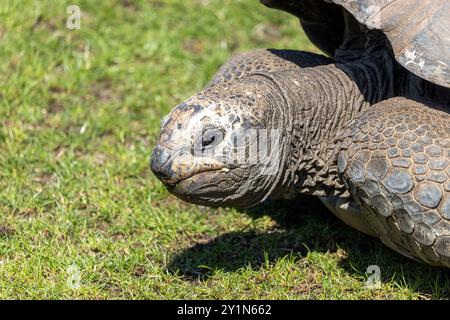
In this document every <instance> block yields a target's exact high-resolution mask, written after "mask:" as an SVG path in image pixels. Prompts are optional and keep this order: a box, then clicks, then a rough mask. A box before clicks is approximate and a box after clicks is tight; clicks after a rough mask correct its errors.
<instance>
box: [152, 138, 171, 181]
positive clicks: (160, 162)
mask: <svg viewBox="0 0 450 320" xmlns="http://www.w3.org/2000/svg"><path fill="white" fill-rule="evenodd" d="M150 168H151V170H152V172H153V173H154V174H155V175H156V176H157V177H158V178H159V179H160V180H169V179H170V178H171V176H172V174H173V171H172V161H171V160H170V154H169V152H167V151H166V150H164V149H163V148H161V147H160V146H157V147H156V148H155V150H153V154H152V157H151V160H150Z"/></svg>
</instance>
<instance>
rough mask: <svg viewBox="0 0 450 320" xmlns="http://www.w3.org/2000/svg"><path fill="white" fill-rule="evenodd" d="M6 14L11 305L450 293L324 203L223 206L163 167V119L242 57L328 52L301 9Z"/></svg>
mask: <svg viewBox="0 0 450 320" xmlns="http://www.w3.org/2000/svg"><path fill="white" fill-rule="evenodd" d="M70 4H77V5H79V6H80V8H81V11H82V19H81V29H80V30H69V29H68V28H66V19H67V16H68V14H67V12H66V8H67V6H68V5H70ZM0 21H1V22H0V41H1V46H0V83H1V89H0V150H1V151H0V298H1V299H5V298H45V299H61V298H83V299H117V298H127V299H128V298H132V299H143V298H144V299H163V298H165V299H182V298H194V299H196V298H216V299H234V298H239V299H247V298H256V299H257V298H269V299H311V298H313V299H327V298H333V299H358V298H362V299H371V298H377V299H378V298H380V299H384V298H394V299H430V298H441V299H442V298H449V295H450V272H449V271H448V270H443V269H436V268H432V267H428V266H425V265H422V264H419V263H416V262H412V261H410V260H408V259H406V258H403V257H401V256H400V255H399V254H397V253H395V252H393V251H391V250H389V249H387V248H385V247H384V246H383V245H382V244H381V243H380V242H379V241H378V240H375V239H372V238H369V237H366V236H364V235H362V234H360V233H358V232H356V231H353V230H352V229H351V228H349V227H346V226H345V225H344V224H343V223H341V222H340V221H339V220H337V218H334V217H333V216H332V214H331V213H329V212H328V211H326V210H325V208H324V207H323V206H322V205H321V204H320V203H318V201H316V200H315V199H313V198H311V199H309V198H305V199H299V201H296V202H281V201H277V202H271V203H267V204H265V205H263V206H261V207H258V208H255V209H252V210H235V209H210V208H204V207H198V206H194V205H189V204H186V203H183V202H181V201H179V200H177V199H176V198H175V197H174V196H171V195H170V194H169V193H168V192H167V191H166V190H165V189H164V188H163V186H162V185H161V184H160V183H159V182H158V181H157V179H156V178H155V177H154V176H153V175H152V173H151V172H150V170H149V168H148V159H149V156H150V153H151V150H152V147H153V145H154V144H155V142H156V137H157V134H158V131H159V121H160V119H161V118H162V116H163V115H165V114H166V113H167V112H169V110H170V109H171V108H172V107H173V106H174V105H176V104H177V103H178V102H180V101H182V100H184V99H185V98H187V97H188V96H190V95H191V94H193V93H194V92H195V91H197V90H199V89H201V88H202V86H203V85H204V84H205V83H206V82H207V81H208V80H209V79H210V78H211V76H212V75H213V74H214V72H215V71H216V70H217V68H218V67H219V66H220V65H221V64H222V63H223V62H225V61H226V60H227V58H229V57H230V54H231V53H232V52H236V51H242V50H249V49H255V48H259V47H272V48H292V49H301V50H309V51H315V52H318V50H317V49H315V47H314V46H313V45H312V44H310V42H309V41H308V40H307V38H306V37H305V35H304V34H303V32H302V31H301V30H300V29H299V27H298V21H297V20H296V19H295V18H294V17H293V16H290V15H289V14H287V13H282V12H278V11H274V10H271V9H268V8H265V7H264V6H262V5H260V4H259V3H258V2H257V0H251V1H249V0H241V1H236V0H226V1H223V0H222V1H219V0H189V1H178V0H177V1H175V0H164V1H158V0H142V1H133V0H105V1H88V0H85V1H82V0H79V1H75V0H73V1H52V0H45V1H44V0H43V1H34V0H17V1H1V2H0ZM370 265H378V266H379V267H380V269H381V280H382V283H381V287H380V288H378V289H370V288H367V287H366V286H365V284H366V280H367V277H368V274H366V270H367V268H368V266H370Z"/></svg>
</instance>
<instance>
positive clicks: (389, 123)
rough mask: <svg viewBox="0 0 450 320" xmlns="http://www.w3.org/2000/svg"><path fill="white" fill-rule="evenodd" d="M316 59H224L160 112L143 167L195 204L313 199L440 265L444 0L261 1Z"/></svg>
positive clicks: (448, 169) (446, 211) (447, 202)
mask: <svg viewBox="0 0 450 320" xmlns="http://www.w3.org/2000/svg"><path fill="white" fill-rule="evenodd" d="M262 2H263V3H264V4H265V5H267V6H269V7H273V8H277V9H282V10H285V11H288V12H290V13H292V14H294V15H296V16H298V17H299V18H300V21H301V24H302V26H303V28H304V30H305V32H306V34H307V35H308V37H309V38H310V39H311V41H312V42H313V43H314V44H316V45H317V46H318V47H319V48H320V49H321V50H322V51H323V52H325V53H326V54H327V55H328V57H326V56H323V55H318V54H313V53H307V52H302V51H294V50H274V49H258V50H255V51H251V52H246V53H240V54H236V55H234V56H233V57H232V58H231V59H230V60H229V61H228V62H227V63H226V64H225V65H223V66H222V67H221V68H220V69H219V71H218V73H217V74H216V75H215V76H214V78H213V79H212V80H211V81H210V83H208V85H207V86H206V87H205V88H204V89H203V90H202V91H201V92H199V93H197V94H195V95H193V96H192V97H191V98H189V99H187V100H186V101H184V102H183V103H181V104H179V105H178V106H176V107H175V108H174V109H173V110H172V111H171V113H170V114H169V115H168V116H167V117H165V118H164V119H163V120H162V122H161V133H160V136H159V140H158V143H157V146H156V147H155V149H154V151H153V154H152V159H151V169H152V171H153V172H154V174H155V175H156V176H157V177H158V178H159V179H160V180H161V181H162V183H163V184H164V185H165V186H166V187H167V188H168V190H169V191H170V192H172V193H173V194H175V195H176V196H178V197H179V198H181V199H183V200H185V201H188V202H191V203H195V204H201V205H206V206H235V207H250V206H254V205H257V204H259V203H261V202H262V201H264V200H266V199H268V198H293V197H296V196H299V195H300V194H308V195H315V196H318V197H320V199H321V200H322V201H323V202H324V203H325V205H326V206H327V207H328V208H329V209H330V210H331V211H332V212H333V213H334V214H335V215H336V216H338V217H339V218H340V219H341V220H343V221H344V222H345V223H347V224H348V225H350V226H352V227H354V228H355V229H357V230H359V231H361V232H364V233H366V234H368V235H371V236H374V237H377V238H379V239H380V240H381V241H382V242H383V243H384V244H385V245H386V246H388V247H390V248H392V249H394V250H396V251H398V252H400V253H401V254H403V255H405V256H407V257H410V258H412V259H415V260H418V261H423V262H426V263H428V264H430V265H435V266H444V267H450V122H449V121H450V107H449V103H450V89H449V88H450V33H449V30H450V2H449V1H448V0H331V1H330V0H262Z"/></svg>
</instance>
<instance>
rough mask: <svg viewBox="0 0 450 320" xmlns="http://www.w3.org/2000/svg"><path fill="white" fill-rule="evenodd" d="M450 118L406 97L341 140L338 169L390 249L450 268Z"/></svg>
mask: <svg viewBox="0 0 450 320" xmlns="http://www.w3.org/2000/svg"><path fill="white" fill-rule="evenodd" d="M449 124H450V114H449V113H447V112H446V111H445V110H444V108H437V107H432V106H430V105H426V104H422V103H418V102H416V101H412V100H408V99H405V98H393V99H389V100H385V101H383V102H380V103H378V104H376V105H374V106H373V107H371V108H369V109H368V110H365V111H363V112H361V113H360V114H359V115H358V116H357V117H356V118H355V119H354V120H352V121H351V122H350V124H349V126H348V128H347V129H346V130H345V132H344V133H343V135H342V138H340V144H339V147H340V151H339V153H338V170H339V173H340V174H341V175H342V177H343V180H344V181H345V183H346V184H347V188H348V190H350V193H351V194H352V196H353V197H354V198H355V199H356V200H357V201H359V202H360V203H361V205H362V206H363V207H364V208H366V209H367V211H366V212H365V213H364V217H365V219H366V220H367V222H368V223H369V224H370V225H371V227H372V228H373V230H375V231H376V233H377V234H378V236H379V238H380V239H381V240H382V241H383V243H384V244H386V245H387V246H388V247H391V248H392V249H394V250H397V251H399V252H400V253H403V254H404V255H407V256H410V257H413V258H416V259H420V260H422V261H425V262H427V263H429V264H432V265H437V266H446V267H450V125H449Z"/></svg>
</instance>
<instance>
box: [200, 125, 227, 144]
mask: <svg viewBox="0 0 450 320" xmlns="http://www.w3.org/2000/svg"><path fill="white" fill-rule="evenodd" d="M223 138H224V131H223V130H221V129H217V128H214V129H207V130H205V131H203V133H202V149H211V148H214V147H215V146H216V145H218V144H219V143H220V142H222V141H223Z"/></svg>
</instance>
